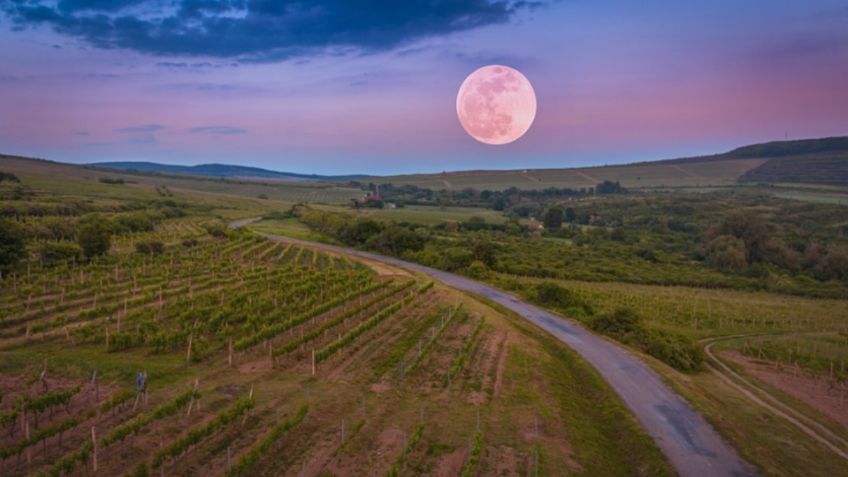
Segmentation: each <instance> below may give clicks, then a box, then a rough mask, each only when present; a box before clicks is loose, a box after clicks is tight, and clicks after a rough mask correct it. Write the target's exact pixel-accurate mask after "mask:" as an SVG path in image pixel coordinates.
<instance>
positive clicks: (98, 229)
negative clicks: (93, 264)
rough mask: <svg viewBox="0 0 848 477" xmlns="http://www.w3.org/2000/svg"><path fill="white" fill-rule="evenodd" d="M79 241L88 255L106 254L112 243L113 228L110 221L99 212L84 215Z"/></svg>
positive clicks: (84, 252)
mask: <svg viewBox="0 0 848 477" xmlns="http://www.w3.org/2000/svg"><path fill="white" fill-rule="evenodd" d="M77 241H78V243H79V246H80V248H81V249H82V252H83V254H85V256H86V257H89V258H90V257H95V256H98V255H104V254H105V253H107V252H108V251H109V248H110V247H111V245H112V228H111V225H110V223H109V221H108V220H107V219H105V218H103V217H102V216H100V215H97V214H92V215H88V216H86V217H84V218H83V220H82V223H81V225H80V229H79V236H78V238H77Z"/></svg>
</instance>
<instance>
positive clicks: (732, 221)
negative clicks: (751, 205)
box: [708, 211, 770, 262]
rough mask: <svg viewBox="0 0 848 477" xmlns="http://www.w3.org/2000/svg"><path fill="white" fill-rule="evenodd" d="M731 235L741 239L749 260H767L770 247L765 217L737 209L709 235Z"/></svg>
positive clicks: (716, 236)
mask: <svg viewBox="0 0 848 477" xmlns="http://www.w3.org/2000/svg"><path fill="white" fill-rule="evenodd" d="M720 235H730V236H733V237H736V238H738V239H741V240H742V241H743V242H744V245H745V258H746V260H747V261H749V262H759V261H763V260H765V259H766V258H767V257H766V256H767V252H768V249H769V247H770V244H769V241H770V238H769V229H768V224H766V222H765V221H764V220H763V218H762V217H761V216H760V215H759V214H757V213H754V212H751V211H735V212H732V213H730V214H729V215H727V216H726V217H725V218H724V220H723V221H722V223H721V224H719V225H718V227H714V228H713V229H712V230H711V231H710V233H709V234H708V237H709V236H712V238H718V236H720Z"/></svg>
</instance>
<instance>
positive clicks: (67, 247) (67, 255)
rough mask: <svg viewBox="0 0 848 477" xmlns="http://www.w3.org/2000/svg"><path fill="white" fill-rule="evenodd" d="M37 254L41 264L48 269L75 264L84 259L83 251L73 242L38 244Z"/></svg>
mask: <svg viewBox="0 0 848 477" xmlns="http://www.w3.org/2000/svg"><path fill="white" fill-rule="evenodd" d="M36 253H37V254H38V259H39V260H40V261H41V263H42V264H43V265H46V266H48V267H49V266H55V265H58V264H60V263H65V262H74V261H76V260H77V259H79V258H80V257H82V249H81V248H80V247H79V245H77V244H75V243H72V242H42V243H40V244H38V247H37V249H36Z"/></svg>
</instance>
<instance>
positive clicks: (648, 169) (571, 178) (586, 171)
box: [373, 159, 763, 190]
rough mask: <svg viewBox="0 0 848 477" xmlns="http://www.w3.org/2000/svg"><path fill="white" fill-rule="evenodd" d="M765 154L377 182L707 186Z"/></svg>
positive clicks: (729, 179)
mask: <svg viewBox="0 0 848 477" xmlns="http://www.w3.org/2000/svg"><path fill="white" fill-rule="evenodd" d="M762 163H763V159H729V160H721V161H704V162H688V163H663V162H654V163H643V164H628V165H621V166H605V167H587V168H574V169H526V170H512V171H464V172H448V173H441V174H415V175H403V176H389V177H381V178H374V179H373V182H375V183H379V182H391V183H393V184H413V185H416V186H419V187H425V188H429V189H434V190H441V189H448V190H460V189H464V188H466V187H473V188H475V189H478V190H483V189H488V190H503V189H508V188H510V187H517V188H519V189H544V188H547V187H559V188H563V187H566V188H571V189H580V188H589V187H595V186H596V185H598V184H599V183H601V182H603V181H605V180H610V181H619V182H621V185H623V186H625V187H628V188H643V187H705V186H722V185H733V184H735V183H736V181H737V179H738V178H739V177H740V176H742V175H743V174H745V173H746V172H747V171H749V170H751V169H753V168H755V167H757V166H759V165H760V164H762Z"/></svg>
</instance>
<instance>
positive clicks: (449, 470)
mask: <svg viewBox="0 0 848 477" xmlns="http://www.w3.org/2000/svg"><path fill="white" fill-rule="evenodd" d="M467 458H468V449H466V448H465V447H460V448H459V449H457V450H455V451H453V452H451V453H450V454H446V455H443V456H442V457H440V458H439V460H438V461H437V462H436V465H435V468H434V469H433V473H432V474H431V475H433V477H455V476H457V475H459V473H460V472H462V466H463V465H465V459H467Z"/></svg>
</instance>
